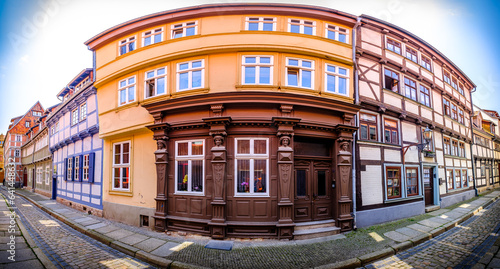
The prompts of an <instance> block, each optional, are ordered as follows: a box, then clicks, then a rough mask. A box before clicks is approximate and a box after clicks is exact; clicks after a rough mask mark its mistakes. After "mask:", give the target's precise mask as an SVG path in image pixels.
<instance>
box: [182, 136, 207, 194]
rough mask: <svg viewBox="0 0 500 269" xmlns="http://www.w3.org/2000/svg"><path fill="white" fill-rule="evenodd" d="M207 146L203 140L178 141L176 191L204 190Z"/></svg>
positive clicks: (194, 191) (184, 192) (193, 191)
mask: <svg viewBox="0 0 500 269" xmlns="http://www.w3.org/2000/svg"><path fill="white" fill-rule="evenodd" d="M204 158H205V146H204V142H203V140H189V141H177V142H176V143H175V179H176V188H175V193H177V194H186V193H195V194H196V193H198V194H201V193H203V191H204V185H205V184H204V179H205V162H204Z"/></svg>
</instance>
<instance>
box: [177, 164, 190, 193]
mask: <svg viewBox="0 0 500 269" xmlns="http://www.w3.org/2000/svg"><path fill="white" fill-rule="evenodd" d="M187 185H188V161H178V162H177V190H178V191H187Z"/></svg>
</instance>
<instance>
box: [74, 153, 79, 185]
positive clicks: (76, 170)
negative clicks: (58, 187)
mask: <svg viewBox="0 0 500 269" xmlns="http://www.w3.org/2000/svg"><path fill="white" fill-rule="evenodd" d="M74 167H75V169H74V170H75V178H74V179H75V181H80V179H79V177H80V156H75V163H74Z"/></svg>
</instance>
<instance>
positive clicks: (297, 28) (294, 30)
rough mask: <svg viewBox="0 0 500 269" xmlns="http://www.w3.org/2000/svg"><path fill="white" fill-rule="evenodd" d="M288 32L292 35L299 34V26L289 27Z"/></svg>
mask: <svg viewBox="0 0 500 269" xmlns="http://www.w3.org/2000/svg"><path fill="white" fill-rule="evenodd" d="M290 32H292V33H299V32H300V26H299V25H294V24H293V25H290Z"/></svg>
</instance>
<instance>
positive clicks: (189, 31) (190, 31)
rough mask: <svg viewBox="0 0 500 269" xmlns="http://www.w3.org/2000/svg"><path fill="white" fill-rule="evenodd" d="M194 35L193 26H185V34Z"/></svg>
mask: <svg viewBox="0 0 500 269" xmlns="http://www.w3.org/2000/svg"><path fill="white" fill-rule="evenodd" d="M190 35H194V27H189V28H186V36H190Z"/></svg>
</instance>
